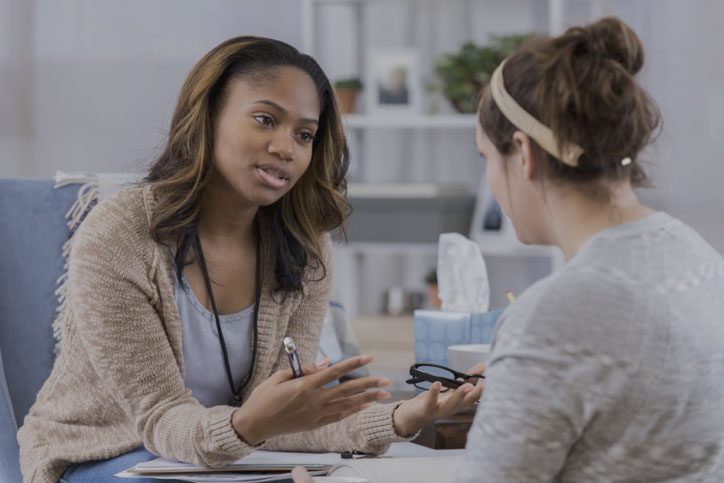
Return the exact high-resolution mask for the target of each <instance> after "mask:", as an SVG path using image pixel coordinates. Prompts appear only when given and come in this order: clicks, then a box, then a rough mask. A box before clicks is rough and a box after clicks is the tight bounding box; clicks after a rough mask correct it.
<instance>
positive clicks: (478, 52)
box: [435, 35, 530, 113]
mask: <svg viewBox="0 0 724 483" xmlns="http://www.w3.org/2000/svg"><path fill="white" fill-rule="evenodd" d="M529 37H530V36H529V35H506V36H499V37H493V38H492V39H491V41H490V43H488V44H487V45H484V46H478V45H475V44H474V43H472V42H468V43H466V44H464V45H463V46H462V47H461V48H460V50H459V51H458V52H457V53H455V54H446V55H443V56H441V57H440V58H439V59H438V60H437V61H436V63H435V74H436V76H437V77H438V80H439V84H440V86H441V89H442V92H443V94H444V95H445V97H447V98H448V100H449V101H450V103H451V104H452V105H453V107H455V109H456V110H457V111H458V112H465V113H474V112H475V111H476V109H477V107H478V106H477V101H478V95H479V93H480V90H481V89H482V88H483V86H485V84H487V83H488V82H489V81H490V76H491V75H492V74H493V71H494V70H495V68H496V67H498V65H499V64H500V63H501V62H502V61H503V60H504V59H505V58H506V57H507V56H508V55H509V54H510V53H511V52H512V51H513V50H515V49H516V48H517V47H518V46H520V45H521V44H522V43H523V42H524V41H525V40H526V39H527V38H529Z"/></svg>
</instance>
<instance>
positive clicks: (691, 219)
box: [0, 0, 724, 370]
mask: <svg viewBox="0 0 724 483" xmlns="http://www.w3.org/2000/svg"><path fill="white" fill-rule="evenodd" d="M606 15H616V16H619V17H620V18H622V19H623V20H624V21H626V22H627V23H629V25H631V26H632V27H633V29H634V30H635V31H636V32H637V33H638V34H639V36H640V37H641V39H642V41H643V43H644V46H645V49H646V54H647V61H646V65H645V68H644V71H643V72H642V73H641V74H640V80H641V82H642V84H643V85H644V86H645V87H646V88H647V89H648V91H649V93H650V94H651V95H652V97H653V98H654V99H655V100H656V101H657V102H658V104H659V106H660V108H661V110H662V114H663V119H664V125H663V131H662V134H661V136H660V137H659V139H658V141H657V142H656V144H655V145H654V146H653V147H652V149H650V150H649V151H648V152H647V153H646V155H645V156H644V158H645V160H644V161H650V162H651V166H650V169H649V171H650V172H651V174H652V177H653V180H654V184H655V186H654V188H653V189H649V190H645V191H643V192H642V196H643V197H644V198H645V199H646V200H647V201H648V202H649V203H650V204H652V205H653V206H654V207H656V208H658V209H663V210H666V211H668V212H670V213H671V214H673V215H674V216H677V217H679V218H681V219H683V220H684V221H685V222H686V223H688V224H690V225H692V226H693V227H694V228H696V229H697V230H699V231H700V232H701V233H702V234H703V235H704V236H705V237H706V238H707V239H708V240H709V241H710V243H712V244H713V245H714V246H715V247H716V248H717V249H718V250H719V251H722V250H724V222H723V220H722V215H721V213H722V206H723V203H722V202H723V201H724V195H723V194H722V189H721V183H722V180H723V179H724V164H723V163H722V161H721V159H720V153H719V151H720V149H719V145H718V138H719V136H720V135H721V134H720V133H721V132H722V131H723V130H724V118H722V116H721V113H722V112H724V96H722V94H721V92H720V91H721V89H722V86H724V62H722V60H721V59H722V52H721V51H722V47H721V46H722V45H724V32H722V29H721V28H720V25H721V23H722V20H724V2H721V1H719V0H697V1H696V2H689V1H683V0H610V1H604V0H599V1H594V0H384V1H383V0H213V1H199V0H197V1H193V0H123V1H121V0H115V1H111V0H0V177H3V178H52V177H53V176H54V174H55V173H56V171H58V170H61V171H67V172H73V171H87V172H104V173H117V172H126V173H132V172H143V171H145V169H146V167H147V165H148V163H149V161H150V160H151V159H152V158H153V157H154V155H155V154H156V153H157V152H158V151H159V149H160V147H161V146H162V143H163V142H164V138H165V135H166V132H167V127H168V124H169V122H170V119H171V113H172V110H173V107H174V103H175V99H176V96H177V94H178V92H179V89H180V86H181V84H182V82H183V80H184V77H185V75H186V74H187V72H188V71H189V69H190V68H191V67H192V65H193V64H194V63H195V62H196V60H198V59H199V58H200V57H201V56H202V55H203V54H204V53H205V52H207V51H208V50H209V49H211V48H212V47H214V46H215V45H216V44H218V43H219V42H221V41H223V40H225V39H227V38H229V37H233V36H237V35H260V36H267V37H274V38H277V39H280V40H283V41H286V42H289V43H290V44H292V45H294V46H296V47H298V48H299V49H301V50H303V51H305V52H307V53H310V54H312V55H314V56H315V57H316V58H317V59H318V60H319V62H320V63H321V65H322V67H323V68H324V69H325V70H326V72H327V74H328V75H329V77H330V79H331V80H332V81H333V82H335V85H336V88H337V90H338V96H339V98H340V100H342V101H344V102H345V103H349V104H346V105H348V108H347V109H348V112H349V113H348V114H346V115H345V125H346V127H347V132H348V137H349V141H350V145H351V148H352V155H353V157H352V166H351V171H350V181H351V185H350V197H351V200H352V205H353V208H354V210H355V212H354V214H353V215H352V217H351V219H350V225H349V243H348V244H346V245H343V244H339V245H338V246H337V247H336V249H335V300H338V301H339V302H340V303H341V304H343V305H344V306H345V307H346V311H347V314H348V316H349V317H350V318H351V320H352V321H353V325H354V327H355V330H356V332H357V335H358V337H359V339H360V342H361V344H362V347H363V349H365V350H367V351H368V352H372V353H375V354H377V355H378V361H377V364H378V365H379V366H378V367H379V368H381V369H383V370H384V369H385V368H388V367H390V368H391V367H399V366H400V365H403V364H404V363H407V362H409V361H410V360H411V359H412V345H413V336H412V316H411V311H412V310H413V309H414V308H418V307H424V306H434V305H435V298H434V269H435V266H436V240H437V237H438V235H439V234H440V233H442V232H446V231H456V232H460V233H463V234H465V235H467V236H470V237H471V238H473V239H474V240H476V241H477V242H478V243H479V245H480V247H481V250H482V253H483V255H484V256H485V259H486V262H487V266H488V272H489V277H490V286H491V306H492V307H500V306H503V305H504V304H505V303H506V298H505V295H504V293H505V291H506V290H508V289H510V290H512V291H513V292H515V293H519V292H520V291H522V290H524V289H525V288H526V287H527V286H528V285H529V284H530V283H532V282H533V281H535V280H537V279H539V278H541V277H544V276H546V275H547V274H549V273H550V272H551V271H552V270H555V269H556V268H557V267H558V266H559V265H560V263H561V257H560V254H559V253H558V252H557V251H556V250H553V249H550V248H547V247H522V246H520V245H519V244H518V243H517V242H516V241H515V239H514V234H513V233H512V231H511V230H510V227H509V226H508V224H507V223H506V220H504V219H502V218H501V217H500V214H499V213H498V212H496V210H495V204H494V202H493V201H492V200H491V199H490V197H489V195H488V194H487V193H486V190H485V187H484V180H483V179H482V177H483V173H484V169H483V162H482V160H481V159H480V157H479V155H478V154H477V152H476V150H475V145H474V137H473V136H474V128H475V117H474V114H472V110H474V96H475V93H476V92H477V89H478V88H479V86H480V84H481V83H483V82H485V80H486V79H487V76H488V75H489V74H490V73H491V72H492V69H493V68H494V67H495V66H496V65H497V63H498V62H499V61H500V59H501V58H503V57H504V56H505V54H506V52H508V51H509V50H510V48H512V47H513V46H515V45H516V44H517V42H519V41H520V39H521V38H522V37H521V36H525V35H530V34H535V33H537V34H556V33H560V32H562V31H563V30H564V29H565V28H566V27H567V26H569V25H573V24H578V23H586V22H589V21H592V20H595V19H596V18H599V17H601V16H606Z"/></svg>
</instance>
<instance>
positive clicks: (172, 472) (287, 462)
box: [115, 442, 450, 483]
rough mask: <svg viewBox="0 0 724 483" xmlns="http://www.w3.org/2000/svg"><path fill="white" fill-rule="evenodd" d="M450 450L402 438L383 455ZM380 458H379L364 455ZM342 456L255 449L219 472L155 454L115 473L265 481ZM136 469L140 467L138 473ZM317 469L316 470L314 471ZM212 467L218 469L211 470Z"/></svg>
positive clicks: (320, 467)
mask: <svg viewBox="0 0 724 483" xmlns="http://www.w3.org/2000/svg"><path fill="white" fill-rule="evenodd" d="M448 454H450V452H449V451H439V450H434V449H430V448H426V447H424V446H420V445H417V444H414V443H408V442H402V443H392V444H391V445H390V449H389V450H388V451H387V453H385V455H384V456H382V457H381V458H380V459H397V458H400V459H406V458H409V457H416V458H425V457H435V456H443V455H448ZM364 459H377V458H364ZM343 461H347V460H343V459H342V458H341V457H340V455H339V453H292V452H283V451H254V452H253V453H251V454H249V455H247V456H245V457H244V458H241V459H239V460H237V461H235V462H233V463H231V464H229V465H227V466H225V467H224V468H223V469H224V470H228V471H223V472H217V471H218V469H216V470H214V469H212V468H209V467H207V466H199V465H191V464H187V463H179V462H176V461H169V460H165V459H163V458H156V459H154V460H151V461H145V462H142V463H138V464H137V465H135V466H133V467H132V468H128V469H127V470H125V471H122V472H120V473H117V474H116V475H115V476H118V477H121V478H148V477H149V476H152V477H153V478H156V479H159V480H182V481H190V482H199V483H201V482H203V483H213V482H235V481H238V482H249V483H252V482H254V483H256V482H259V483H261V482H266V481H279V480H288V479H290V478H291V474H290V472H291V468H293V467H294V466H297V465H301V466H305V467H306V468H307V469H308V470H311V471H310V474H311V475H312V476H319V475H325V474H327V472H328V471H329V470H330V468H331V467H333V466H334V465H335V464H340V463H341V462H343ZM255 468H276V469H286V470H287V471H285V472H283V473H279V474H274V475H269V474H260V473H249V472H244V473H241V472H240V471H242V470H244V469H246V470H253V469H255ZM134 470H136V471H137V470H141V471H142V473H136V472H135V471H134ZM315 470H316V471H315ZM210 471H215V472H213V473H211V472H210Z"/></svg>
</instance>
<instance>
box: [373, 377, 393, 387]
mask: <svg viewBox="0 0 724 483" xmlns="http://www.w3.org/2000/svg"><path fill="white" fill-rule="evenodd" d="M391 384H392V381H390V380H389V379H387V378H386V377H381V378H380V379H378V380H377V387H387V386H389V385H391Z"/></svg>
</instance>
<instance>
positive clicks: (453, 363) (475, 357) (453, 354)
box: [447, 344, 490, 372]
mask: <svg viewBox="0 0 724 483" xmlns="http://www.w3.org/2000/svg"><path fill="white" fill-rule="evenodd" d="M489 355H490V344H462V345H451V346H450V347H448V348H447V359H448V365H449V366H450V368H451V369H455V370H456V371H460V372H466V371H467V370H468V369H470V368H471V367H473V366H474V365H475V364H477V363H478V362H486V361H487V360H488V356H489Z"/></svg>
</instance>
